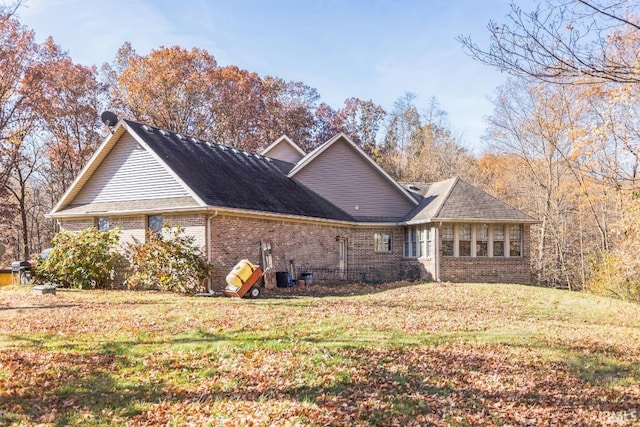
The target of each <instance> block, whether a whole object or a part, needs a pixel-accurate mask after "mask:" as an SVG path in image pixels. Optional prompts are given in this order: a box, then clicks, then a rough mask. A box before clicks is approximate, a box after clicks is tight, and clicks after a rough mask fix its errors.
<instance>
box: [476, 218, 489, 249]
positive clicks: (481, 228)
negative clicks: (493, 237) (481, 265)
mask: <svg viewBox="0 0 640 427" xmlns="http://www.w3.org/2000/svg"><path fill="white" fill-rule="evenodd" d="M476 256H477V257H484V256H489V225H488V224H477V225H476Z"/></svg>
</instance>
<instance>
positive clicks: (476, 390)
mask: <svg viewBox="0 0 640 427" xmlns="http://www.w3.org/2000/svg"><path fill="white" fill-rule="evenodd" d="M118 345H119V346H124V347H118V346H115V347H113V346H112V347H109V346H107V347H103V348H101V349H99V350H98V351H97V352H95V353H89V354H73V353H55V352H49V353H47V354H44V353H43V354H42V355H41V357H35V358H31V357H29V353H28V352H25V351H17V350H16V351H13V350H12V351H9V352H3V353H0V362H1V363H0V365H2V366H19V368H18V369H16V370H15V372H11V375H10V376H8V377H6V376H0V386H3V387H4V389H5V390H7V392H6V393H5V394H4V395H3V399H2V400H0V424H12V423H16V424H21V423H26V424H32V423H43V424H48V425H54V426H66V425H70V424H80V425H95V424H124V423H126V422H131V421H132V419H134V418H135V420H134V421H133V422H132V424H133V425H145V424H149V423H151V424H153V423H154V422H157V419H155V418H152V419H148V418H149V417H153V416H154V405H159V404H162V406H163V410H164V411H167V412H168V413H169V414H171V412H172V411H175V412H174V413H173V414H172V415H173V416H175V417H176V419H180V418H179V417H180V411H181V410H184V409H185V408H188V407H189V405H192V404H203V403H206V402H213V403H215V404H216V405H218V408H220V411H221V414H222V416H223V417H232V416H233V412H232V410H230V411H229V412H228V413H225V409H224V403H225V402H230V403H232V402H238V401H246V402H247V404H256V405H258V407H260V406H269V405H270V404H274V405H278V404H280V403H279V402H282V401H283V400H290V401H292V402H293V403H292V405H293V406H294V407H295V406H296V403H295V402H298V403H300V404H302V403H304V404H305V405H307V406H305V408H306V409H305V412H304V413H305V417H307V418H308V420H309V421H310V422H311V423H318V424H322V425H334V424H341V425H342V424H363V423H365V424H367V425H390V424H392V423H395V424H400V425H402V424H411V423H413V422H415V420H416V419H418V418H419V417H422V418H423V419H424V420H427V421H430V422H429V423H430V424H433V423H435V424H436V425H438V424H439V425H452V423H453V424H454V425H495V424H509V425H521V426H523V425H530V424H526V423H525V421H523V420H529V421H530V420H531V419H532V418H533V417H536V416H542V415H545V414H546V415H547V416H549V417H552V418H547V419H553V420H554V422H555V423H557V424H558V425H567V424H572V425H579V424H580V420H579V419H577V418H576V417H577V414H582V415H583V416H585V417H587V418H586V420H589V419H590V420H591V421H592V422H593V421H596V420H598V418H597V417H598V416H600V415H601V413H611V412H616V411H617V412H621V413H622V412H624V411H629V410H630V409H631V408H637V407H638V406H639V405H640V400H638V397H637V396H632V395H630V394H625V393H624V391H622V390H617V391H616V390H606V389H603V388H601V387H598V386H594V385H593V384H590V383H588V382H585V381H582V380H581V379H579V378H576V376H574V375H573V374H572V372H571V370H570V369H568V368H567V366H563V365H555V364H550V365H547V364H543V365H541V366H533V364H531V365H527V364H526V363H525V364H523V363H521V361H510V360H505V359H503V356H504V355H503V354H501V353H499V352H498V353H491V351H489V352H486V353H485V352H483V350H482V349H476V348H475V347H472V346H460V347H455V346H453V347H452V346H446V347H443V348H438V347H430V348H400V349H392V348H384V349H363V348H340V349H333V350H331V351H330V352H325V353H323V355H324V357H325V359H324V360H325V362H322V363H320V362H318V363H314V362H309V360H313V358H311V359H300V361H301V362H305V360H306V362H305V363H300V364H299V366H298V368H297V369H296V370H293V371H287V370H284V371H282V372H281V373H279V374H278V375H275V376H267V377H263V378H259V376H258V375H256V373H257V372H259V369H258V368H259V367H254V366H248V367H247V366H245V367H243V366H235V367H233V369H232V370H231V371H228V370H216V367H217V366H219V365H217V364H218V363H219V359H217V357H222V356H217V355H216V354H215V353H212V354H211V355H210V356H208V357H210V358H211V360H210V364H211V367H212V369H214V370H215V372H216V374H215V376H214V377H208V378H207V382H206V383H203V382H202V381H203V377H202V376H201V375H200V374H201V369H202V367H201V366H200V365H198V364H195V365H190V364H189V363H187V362H188V359H181V358H184V357H187V356H186V353H181V352H178V353H170V354H166V355H165V354H159V355H157V357H158V360H156V361H155V365H156V367H158V366H164V367H165V368H164V371H162V372H161V375H156V376H151V375H145V374H144V373H145V369H146V368H145V366H142V365H141V361H140V360H138V356H136V355H134V354H125V353H126V352H125V350H127V349H126V345H127V344H125V343H118ZM485 350H486V349H485ZM314 354H316V353H312V354H311V356H313V355H314ZM316 355H317V354H316ZM298 356H299V357H304V356H305V355H298ZM306 356H310V355H309V354H307V355H306ZM43 357H44V358H45V359H46V360H48V361H49V362H50V363H48V364H47V365H46V366H41V365H40V363H41V360H42V358H43ZM283 357H284V355H283ZM288 357H291V356H290V355H289V356H288ZM333 358H336V359H335V360H337V362H335V363H334V364H329V365H327V364H326V360H332V359H333ZM206 360H208V359H206V358H205V361H206ZM183 362H184V363H183ZM174 365H179V366H180V369H176V370H174V369H173V368H172V367H173V366H174ZM134 366H135V367H136V369H134V370H132V369H131V367H134ZM198 366H200V367H198ZM253 368H255V369H253ZM5 369H6V368H5ZM131 372H137V376H136V375H133V376H132V375H131ZM279 372H280V371H279ZM312 374H314V375H315V374H327V376H326V378H327V379H326V380H324V381H323V382H322V383H321V384H318V381H310V382H309V381H308V380H306V379H305V378H308V377H309V375H312ZM180 378H187V380H184V379H180ZM316 378H317V377H316ZM322 378H325V377H322ZM181 381H187V383H184V382H181ZM224 381H227V383H226V386H224V387H223V386H221V384H222V383H224ZM258 381H264V382H265V383H264V384H259V383H258ZM523 384H524V386H523ZM7 386H8V387H7ZM256 402H259V404H258V403H256ZM308 403H312V404H313V406H308ZM166 421H168V420H166ZM273 421H277V419H274V420H273ZM463 421H464V422H463ZM636 421H637V420H636ZM456 423H458V424H456ZM576 423H577V424H576ZM543 424H544V422H543ZM596 424H597V423H596ZM629 425H631V424H629Z"/></svg>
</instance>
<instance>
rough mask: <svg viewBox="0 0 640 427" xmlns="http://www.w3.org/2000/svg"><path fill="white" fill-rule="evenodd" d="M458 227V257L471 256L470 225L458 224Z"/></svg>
mask: <svg viewBox="0 0 640 427" xmlns="http://www.w3.org/2000/svg"><path fill="white" fill-rule="evenodd" d="M458 227H459V228H458V233H459V234H458V255H459V256H471V224H460V225H459V226H458Z"/></svg>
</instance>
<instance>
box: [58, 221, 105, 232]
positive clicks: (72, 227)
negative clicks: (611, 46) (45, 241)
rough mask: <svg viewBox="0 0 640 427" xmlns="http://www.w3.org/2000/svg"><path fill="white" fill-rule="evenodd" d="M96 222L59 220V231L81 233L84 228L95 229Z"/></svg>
mask: <svg viewBox="0 0 640 427" xmlns="http://www.w3.org/2000/svg"><path fill="white" fill-rule="evenodd" d="M95 226H96V220H95V219H94V218H81V219H61V220H60V230H65V231H82V230H84V229H85V228H90V227H95Z"/></svg>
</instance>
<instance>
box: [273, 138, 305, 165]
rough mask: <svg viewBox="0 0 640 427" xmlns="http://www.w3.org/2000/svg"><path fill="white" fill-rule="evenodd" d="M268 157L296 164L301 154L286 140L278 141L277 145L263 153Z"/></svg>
mask: <svg viewBox="0 0 640 427" xmlns="http://www.w3.org/2000/svg"><path fill="white" fill-rule="evenodd" d="M265 155H266V156H268V157H271V158H273V159H278V160H282V161H283V162H288V163H293V164H296V163H298V162H299V161H300V159H302V157H303V156H301V155H300V153H299V152H298V151H296V150H295V149H294V148H293V147H292V146H291V145H289V144H288V143H287V142H286V141H284V140H283V141H280V143H279V144H278V145H276V146H275V147H273V148H272V149H271V150H269V152H268V153H266V154H265Z"/></svg>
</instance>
